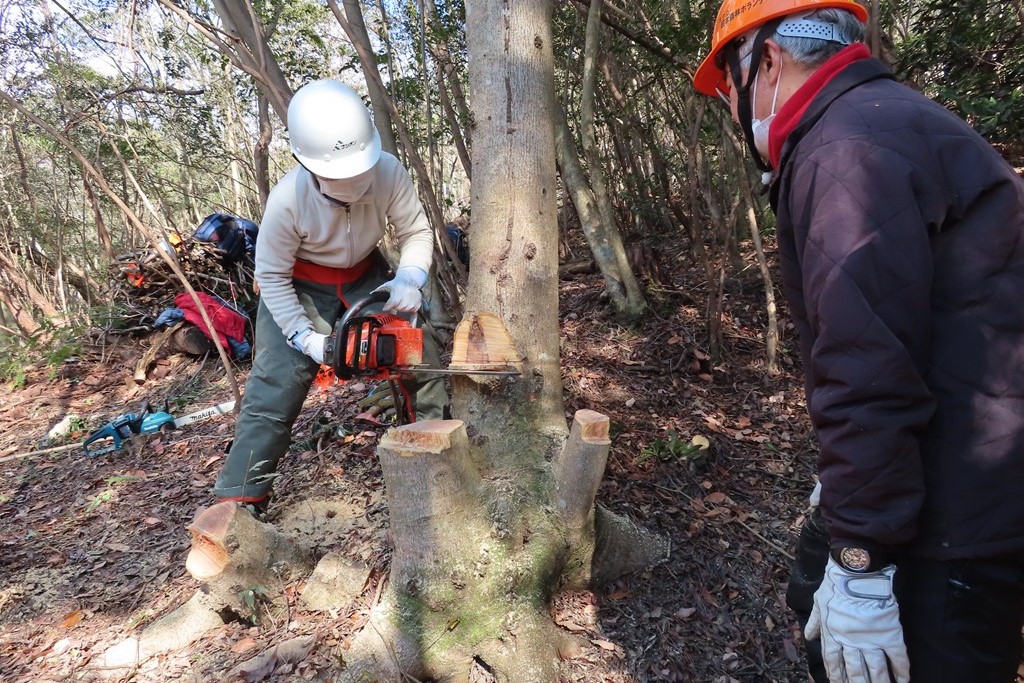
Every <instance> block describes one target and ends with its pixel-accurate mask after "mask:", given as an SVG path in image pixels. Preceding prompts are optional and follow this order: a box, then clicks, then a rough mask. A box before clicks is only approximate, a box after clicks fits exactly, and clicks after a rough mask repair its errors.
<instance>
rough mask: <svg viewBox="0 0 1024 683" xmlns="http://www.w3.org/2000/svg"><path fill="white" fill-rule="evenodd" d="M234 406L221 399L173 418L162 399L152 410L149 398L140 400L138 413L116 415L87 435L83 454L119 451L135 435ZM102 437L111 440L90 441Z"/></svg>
mask: <svg viewBox="0 0 1024 683" xmlns="http://www.w3.org/2000/svg"><path fill="white" fill-rule="evenodd" d="M234 407H235V402H234V401H225V402H224V403H220V404H218V405H215V406H212V407H210V408H204V409H203V410H197V411H196V412H194V413H189V414H188V415H185V416H183V417H178V418H175V417H174V416H173V415H171V413H170V412H169V411H168V408H167V404H166V402H165V403H164V409H163V410H159V411H154V410H153V409H152V408H151V407H150V405H149V401H144V402H143V403H142V408H141V410H139V412H138V413H125V414H124V415H120V416H118V417H116V418H114V419H113V420H111V421H110V422H108V423H107V424H105V425H103V426H102V427H100V428H99V429H97V430H96V431H95V432H93V433H92V434H90V435H89V438H87V439H86V440H85V441H83V442H82V450H83V451H84V453H85V457H87V458H95V457H96V456H99V455H103V454H105V453H110V452H112V451H116V450H120V449H121V445H122V442H123V441H124V440H125V439H130V438H131V437H133V436H135V435H136V434H152V433H154V432H162V431H166V430H169V429H177V428H179V427H184V426H186V425H190V424H193V423H195V422H199V421H200V420H205V419H206V418H208V417H213V416H215V415H227V414H228V413H230V412H231V411H232V410H233V409H234ZM103 439H111V442H110V443H109V444H107V445H105V446H102V447H99V448H97V447H96V445H94V444H96V443H97V442H99V441H101V440H103ZM90 446H92V448H90Z"/></svg>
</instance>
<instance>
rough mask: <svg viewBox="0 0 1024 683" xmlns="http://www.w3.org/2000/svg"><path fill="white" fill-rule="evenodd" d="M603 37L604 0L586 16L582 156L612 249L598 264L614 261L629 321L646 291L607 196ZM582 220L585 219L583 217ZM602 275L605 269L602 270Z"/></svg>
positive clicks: (614, 288)
mask: <svg viewBox="0 0 1024 683" xmlns="http://www.w3.org/2000/svg"><path fill="white" fill-rule="evenodd" d="M600 38H601V0H591V2H590V11H589V13H588V15H587V32H586V40H585V45H584V49H583V92H582V93H581V95H580V139H581V141H582V143H583V155H584V156H585V157H586V159H587V170H588V171H589V172H590V185H591V188H592V189H593V192H594V200H595V203H596V205H597V211H598V215H599V216H600V218H601V223H600V228H599V230H600V231H601V232H602V233H603V239H602V240H601V241H602V242H604V243H605V244H607V246H608V247H609V251H608V252H606V254H605V255H604V256H600V255H598V254H597V253H595V254H594V258H595V259H597V260H598V261H599V262H600V261H601V260H602V259H603V258H607V257H610V258H611V259H612V260H614V262H615V270H616V271H617V273H618V276H619V278H618V279H617V280H615V279H612V280H609V279H608V278H605V285H606V286H607V288H608V292H609V294H610V295H611V299H612V306H613V308H614V310H615V312H616V314H617V315H618V316H620V317H622V318H624V319H625V320H627V321H631V322H634V321H637V320H639V319H640V317H641V316H643V314H644V311H646V310H647V301H646V300H645V299H644V295H643V290H641V289H640V283H639V282H637V279H636V275H635V274H634V273H633V269H632V268H630V266H629V259H628V258H627V257H626V249H625V246H624V245H623V243H622V235H621V234H620V233H619V230H618V227H617V226H616V224H615V215H614V212H613V211H612V206H611V199H609V197H608V185H607V182H606V180H605V174H604V165H603V162H602V160H601V154H600V150H599V149H598V146H597V139H596V134H595V130H594V129H595V125H594V99H595V89H596V85H597V67H596V64H597V56H598V52H600V49H601V47H600ZM580 218H581V220H582V218H583V216H582V215H581V216H580ZM602 272H604V269H603V268H602Z"/></svg>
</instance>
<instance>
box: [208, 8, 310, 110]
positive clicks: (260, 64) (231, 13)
mask: <svg viewBox="0 0 1024 683" xmlns="http://www.w3.org/2000/svg"><path fill="white" fill-rule="evenodd" d="M213 6H214V8H216V10H217V16H219V17H220V20H221V22H223V24H224V28H225V30H226V31H227V34H228V38H229V41H230V42H229V43H228V44H229V45H230V46H231V47H232V48H233V52H234V56H235V57H236V59H237V60H238V61H239V62H241V63H243V64H245V65H246V66H248V67H249V68H248V69H245V70H246V71H247V72H248V73H249V74H251V75H252V76H253V78H254V79H255V81H256V85H257V86H258V87H259V89H260V90H261V91H262V92H263V94H264V95H266V96H267V98H268V99H269V100H270V103H271V104H272V105H273V107H274V111H276V112H277V115H278V116H279V117H280V118H281V120H282V121H286V122H287V121H288V102H290V101H291V99H292V89H291V87H290V86H289V85H288V78H287V77H286V76H285V75H284V71H282V70H281V66H280V65H279V64H278V63H277V58H276V57H275V56H274V53H273V52H271V51H270V46H269V45H268V44H267V37H266V35H265V33H264V30H263V26H261V25H260V22H259V19H258V18H257V17H256V11H255V10H254V9H253V7H252V3H251V2H250V0H245V1H244V2H238V0H213ZM236 63H237V62H236ZM243 68H245V67H243Z"/></svg>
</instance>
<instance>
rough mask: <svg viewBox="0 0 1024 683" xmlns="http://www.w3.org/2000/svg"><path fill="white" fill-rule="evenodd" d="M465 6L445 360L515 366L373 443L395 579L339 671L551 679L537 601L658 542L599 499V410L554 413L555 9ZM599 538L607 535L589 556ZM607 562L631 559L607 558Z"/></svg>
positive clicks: (457, 383)
mask: <svg viewBox="0 0 1024 683" xmlns="http://www.w3.org/2000/svg"><path fill="white" fill-rule="evenodd" d="M466 13H467V14H466V18H467V36H468V38H469V42H468V48H469V55H470V62H469V63H470V86H471V89H472V91H473V104H474V119H475V121H476V122H477V129H476V131H475V136H474V144H473V155H474V159H473V161H474V175H475V178H474V182H473V197H472V200H473V216H474V226H473V235H474V240H475V241H474V243H473V249H474V251H473V258H472V267H471V269H470V280H469V287H468V290H467V309H468V311H467V314H466V317H465V319H464V320H463V321H462V323H460V326H459V330H457V331H456V334H455V337H456V341H457V342H459V344H460V345H459V346H458V347H457V348H456V349H454V350H453V366H454V367H462V368H468V369H471V370H472V369H481V367H487V366H489V365H491V364H492V363H494V362H495V361H498V362H502V361H505V362H509V363H511V364H512V365H514V366H515V367H517V368H519V369H520V370H521V374H520V375H519V376H518V377H494V376H484V375H459V376H454V377H453V378H452V385H453V390H454V395H453V403H452V412H453V415H454V416H455V417H456V418H459V419H454V420H438V421H431V422H416V423H413V424H410V425H405V426H402V427H398V428H395V429H392V430H390V431H389V432H388V433H387V434H386V435H385V436H384V438H383V439H382V440H381V443H380V446H379V448H378V455H379V457H380V461H381V468H382V471H383V474H384V479H385V482H386V487H385V490H386V491H387V496H388V503H389V509H390V511H391V534H392V538H393V540H394V553H393V555H392V565H391V576H390V581H389V582H388V589H387V590H386V592H385V594H384V596H383V599H382V601H381V604H380V605H379V606H378V607H377V608H376V609H375V610H374V611H373V613H372V614H371V616H370V625H369V626H368V627H367V628H365V629H364V630H363V631H361V632H360V634H359V635H358V636H357V637H356V638H355V640H354V642H353V647H352V649H351V650H350V652H349V654H348V655H346V657H345V662H346V668H345V671H344V672H343V674H342V676H341V679H340V680H341V681H343V682H344V683H348V682H353V683H354V682H355V681H361V680H373V679H377V680H409V679H408V678H406V677H407V676H412V677H415V678H417V679H421V680H422V679H424V678H431V679H435V680H466V679H467V678H468V675H469V671H470V666H471V665H472V663H473V662H474V661H476V662H478V663H480V664H481V665H483V666H484V667H485V668H486V669H487V670H488V671H490V672H491V673H492V674H493V675H494V677H495V678H496V679H497V680H500V681H508V682H510V683H550V682H552V681H555V680H557V677H558V669H559V659H560V657H565V656H569V654H570V653H571V652H572V651H573V650H574V649H575V647H578V643H574V642H573V639H572V637H571V636H570V635H569V634H567V633H566V632H564V631H562V630H560V629H558V628H557V627H555V625H554V624H553V623H552V621H551V618H550V616H549V615H548V614H547V612H546V610H545V609H544V607H543V606H544V605H545V604H546V603H547V602H548V600H549V599H550V597H551V595H552V594H553V593H554V592H555V591H557V590H559V589H560V588H561V587H563V586H580V585H592V584H593V583H595V581H597V580H598V579H602V580H607V578H608V577H609V576H614V575H617V574H618V573H621V572H625V571H631V570H635V569H639V568H641V567H646V566H649V565H650V564H653V563H654V562H657V561H659V560H661V559H664V557H665V554H666V551H667V548H666V546H665V544H664V543H650V544H647V543H640V542H638V541H639V539H640V537H641V536H642V534H640V533H639V532H638V531H636V528H635V526H631V525H630V524H629V523H628V522H626V521H624V520H621V519H620V518H616V517H614V516H612V515H605V514H604V513H600V512H599V511H598V510H597V509H596V508H595V505H594V498H595V495H596V492H597V487H598V484H599V482H600V479H601V475H602V473H603V471H604V467H605V462H606V459H607V456H608V449H609V447H610V440H609V438H608V426H609V420H608V418H607V417H605V416H603V415H599V414H597V413H593V412H591V411H579V412H578V413H577V414H576V419H575V421H574V424H573V427H572V430H569V429H567V426H566V423H565V417H564V412H563V410H564V406H563V403H562V383H561V371H560V365H559V354H558V289H557V284H558V283H557V229H556V225H555V223H556V204H555V190H556V177H555V168H554V161H553V160H554V136H553V127H552V115H553V112H552V111H551V108H552V106H553V105H554V102H555V100H554V95H553V76H554V74H553V56H552V53H551V38H552V36H551V24H550V20H551V6H550V4H549V1H548V0H520V1H519V2H516V3H507V2H503V0H470V2H468V3H467V6H466ZM499 322H500V323H501V325H499V324H498V323H499ZM502 327H503V328H504V331H503V330H502V329H501V328H502ZM460 340H461V341H460ZM497 349H502V351H501V352H500V353H497V352H496V350H497ZM496 356H500V358H497V357H496ZM516 359H521V360H518V361H517V360H516ZM599 519H600V520H601V521H600V522H599ZM626 529H633V531H634V532H635V533H633V534H632V536H631V535H630V533H623V530H626ZM602 532H603V533H602ZM599 539H607V540H609V541H610V542H611V543H614V544H616V545H615V546H614V548H611V549H610V552H609V553H608V554H605V553H602V552H597V550H596V549H597V548H598V547H599ZM603 548H604V549H605V550H608V549H609V547H608V546H603ZM611 558H629V560H630V561H631V563H630V564H628V565H626V566H623V565H621V564H616V563H615V562H613V561H607V562H604V561H603V560H610V559H611ZM595 561H597V563H596V564H595Z"/></svg>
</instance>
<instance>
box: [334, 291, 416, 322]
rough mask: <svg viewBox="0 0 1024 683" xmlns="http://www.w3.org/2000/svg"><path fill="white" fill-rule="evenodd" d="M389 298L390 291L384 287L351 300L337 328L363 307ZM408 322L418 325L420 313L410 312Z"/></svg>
mask: <svg viewBox="0 0 1024 683" xmlns="http://www.w3.org/2000/svg"><path fill="white" fill-rule="evenodd" d="M389 298H391V292H389V291H387V290H386V289H382V290H380V291H376V292H370V293H369V294H368V295H366V296H364V297H363V298H362V299H359V300H358V301H353V302H352V304H351V305H350V306H349V307H348V308H347V309H346V310H345V314H344V315H342V316H341V321H340V322H339V323H338V329H341V328H343V327H344V326H345V325H347V324H348V321H349V320H351V319H352V318H355V317H356V316H357V315H359V314H360V313H361V312H362V310H363V309H364V308H366V307H367V306H369V305H370V304H376V303H384V302H385V301H387V300H388V299H389ZM409 323H410V324H411V325H412V326H413V327H419V326H420V315H419V311H416V312H414V313H412V314H411V315H410V317H409Z"/></svg>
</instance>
